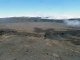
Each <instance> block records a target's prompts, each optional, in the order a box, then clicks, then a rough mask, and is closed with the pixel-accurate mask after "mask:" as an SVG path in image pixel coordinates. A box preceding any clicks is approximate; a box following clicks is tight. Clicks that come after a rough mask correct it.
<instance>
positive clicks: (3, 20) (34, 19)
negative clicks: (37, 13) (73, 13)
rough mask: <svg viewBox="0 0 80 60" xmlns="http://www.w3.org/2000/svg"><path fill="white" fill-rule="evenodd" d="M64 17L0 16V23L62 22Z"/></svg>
mask: <svg viewBox="0 0 80 60" xmlns="http://www.w3.org/2000/svg"><path fill="white" fill-rule="evenodd" d="M75 19H76V20H80V18H73V19H68V20H75ZM63 20H64V19H47V18H41V17H8V18H0V23H18V22H59V23H62V22H63Z"/></svg>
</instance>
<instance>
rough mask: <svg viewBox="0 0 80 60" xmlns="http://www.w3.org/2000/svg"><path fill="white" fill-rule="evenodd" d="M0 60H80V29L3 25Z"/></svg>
mask: <svg viewBox="0 0 80 60" xmlns="http://www.w3.org/2000/svg"><path fill="white" fill-rule="evenodd" d="M0 60H80V30H79V28H78V29H77V28H71V27H69V26H67V25H66V24H64V23H57V22H22V23H21V22H20V23H1V24H0Z"/></svg>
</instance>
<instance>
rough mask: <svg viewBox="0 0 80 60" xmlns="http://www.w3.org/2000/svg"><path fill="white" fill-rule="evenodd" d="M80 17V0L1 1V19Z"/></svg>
mask: <svg viewBox="0 0 80 60" xmlns="http://www.w3.org/2000/svg"><path fill="white" fill-rule="evenodd" d="M9 16H50V17H51V18H71V17H73V18H74V17H76V18H77V17H80V0H0V17H9Z"/></svg>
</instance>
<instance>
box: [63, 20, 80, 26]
mask: <svg viewBox="0 0 80 60" xmlns="http://www.w3.org/2000/svg"><path fill="white" fill-rule="evenodd" d="M64 23H65V24H67V25H68V26H71V27H80V21H78V20H64Z"/></svg>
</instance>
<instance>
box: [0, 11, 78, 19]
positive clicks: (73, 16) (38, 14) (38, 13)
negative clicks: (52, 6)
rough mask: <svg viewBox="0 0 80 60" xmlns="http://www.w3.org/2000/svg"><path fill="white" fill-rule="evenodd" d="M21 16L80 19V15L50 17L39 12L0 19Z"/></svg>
mask: <svg viewBox="0 0 80 60" xmlns="http://www.w3.org/2000/svg"><path fill="white" fill-rule="evenodd" d="M21 16H25V17H42V18H46V17H48V19H69V18H80V15H78V16H77V15H60V14H56V15H54V14H53V15H50V14H44V13H41V12H36V13H32V14H22V15H9V16H0V18H4V17H21Z"/></svg>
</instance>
